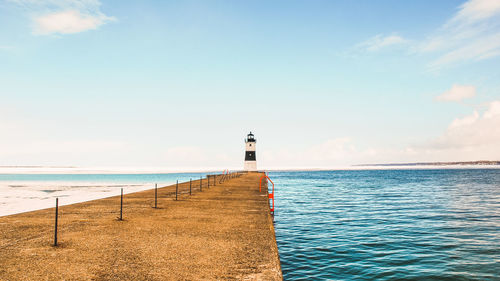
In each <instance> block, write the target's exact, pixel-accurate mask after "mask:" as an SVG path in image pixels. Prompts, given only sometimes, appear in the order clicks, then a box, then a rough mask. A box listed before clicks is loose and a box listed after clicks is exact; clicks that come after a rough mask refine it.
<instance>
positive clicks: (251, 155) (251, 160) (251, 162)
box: [245, 132, 257, 171]
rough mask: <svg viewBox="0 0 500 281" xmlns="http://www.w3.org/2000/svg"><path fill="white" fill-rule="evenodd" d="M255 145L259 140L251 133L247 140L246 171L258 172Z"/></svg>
mask: <svg viewBox="0 0 500 281" xmlns="http://www.w3.org/2000/svg"><path fill="white" fill-rule="evenodd" d="M255 143H257V140H256V139H255V138H254V137H253V134H252V132H250V134H248V135H247V138H246V139H245V171H257V161H256V159H257V158H256V157H255Z"/></svg>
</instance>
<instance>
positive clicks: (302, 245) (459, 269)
mask: <svg viewBox="0 0 500 281" xmlns="http://www.w3.org/2000/svg"><path fill="white" fill-rule="evenodd" d="M269 176H270V177H271V179H272V180H273V181H274V183H275V184H276V187H277V189H276V202H275V204H276V215H275V229H276V238H277V241H278V248H279V253H280V258H281V264H282V269H283V274H284V277H285V280H500V170H496V169H471V170H377V171H328V172H271V173H269Z"/></svg>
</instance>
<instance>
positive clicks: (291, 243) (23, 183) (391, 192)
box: [0, 169, 500, 280]
mask: <svg viewBox="0 0 500 281" xmlns="http://www.w3.org/2000/svg"><path fill="white" fill-rule="evenodd" d="M200 176H203V177H205V176H206V173H168V174H164V173H157V174H155V173H144V174H0V216H2V215H8V214H14V213H19V212H25V211H30V210H36V209H42V208H49V207H53V205H54V203H55V198H56V197H57V198H59V202H60V204H62V205H65V204H71V203H75V202H82V201H86V200H91V199H97V198H103V197H108V196H114V195H118V194H120V190H121V189H122V188H123V189H124V192H125V193H130V192H135V191H139V190H145V189H151V188H154V184H158V185H159V186H163V185H168V184H173V183H175V182H176V181H177V180H179V181H180V182H182V181H189V179H199V178H200ZM269 177H270V178H271V179H272V180H273V182H274V183H275V216H274V225H275V231H276V239H277V244H278V250H279V255H280V260H281V266H282V271H283V275H284V279H285V280H500V169H388V170H335V171H281V172H273V171H271V172H269Z"/></svg>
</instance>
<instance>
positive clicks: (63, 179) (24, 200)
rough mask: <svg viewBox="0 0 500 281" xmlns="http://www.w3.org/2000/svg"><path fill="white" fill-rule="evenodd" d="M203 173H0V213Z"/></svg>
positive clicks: (107, 194)
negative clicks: (56, 199) (56, 200)
mask: <svg viewBox="0 0 500 281" xmlns="http://www.w3.org/2000/svg"><path fill="white" fill-rule="evenodd" d="M200 176H203V177H205V176H206V173H169V174H0V216H5V215H11V214H16V213H22V212H28V211H34V210H39V209H44V208H50V207H54V204H55V198H56V197H57V198H60V199H59V204H60V205H68V204H73V203H78V202H84V201H89V200H94V199H100V198H105V197H110V196H116V195H119V194H120V189H121V188H123V192H124V193H125V194H127V193H131V192H137V191H142V190H147V189H153V188H154V185H155V183H157V184H158V187H162V186H166V185H171V184H174V183H175V182H176V180H179V182H184V181H189V179H190V178H192V179H193V180H197V179H200Z"/></svg>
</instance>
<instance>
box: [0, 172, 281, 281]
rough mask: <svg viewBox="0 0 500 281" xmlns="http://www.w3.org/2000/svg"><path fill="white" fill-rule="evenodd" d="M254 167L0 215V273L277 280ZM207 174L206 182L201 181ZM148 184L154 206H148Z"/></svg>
mask: <svg viewBox="0 0 500 281" xmlns="http://www.w3.org/2000/svg"><path fill="white" fill-rule="evenodd" d="M260 177H261V174H259V173H249V174H230V175H226V176H224V178H223V176H222V175H218V176H211V177H209V178H204V179H201V181H200V180H199V179H198V180H193V181H190V182H189V181H188V182H183V183H179V185H171V186H167V187H163V188H158V190H156V191H155V190H154V189H153V190H146V191H142V192H137V193H131V194H126V195H125V196H124V198H123V204H122V206H123V209H122V210H121V211H122V220H119V217H120V205H121V204H120V199H121V198H120V196H115V197H109V198H105V199H99V200H94V201H88V202H83V203H78V204H73V205H67V206H62V207H59V215H58V241H57V246H53V243H54V213H55V209H54V208H50V209H44V210H39V211H33V212H28V213H22V214H17V215H11V216H5V217H1V218H0V265H1V266H0V279H1V280H40V279H42V280H62V279H66V280H74V279H78V280H120V279H121V280H216V279H264V280H281V269H280V263H279V257H278V251H277V246H276V240H275V237H274V228H273V224H272V218H271V216H270V214H269V204H268V198H267V195H266V194H265V193H264V192H259V179H260ZM209 182H210V186H209ZM155 194H156V208H155Z"/></svg>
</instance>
